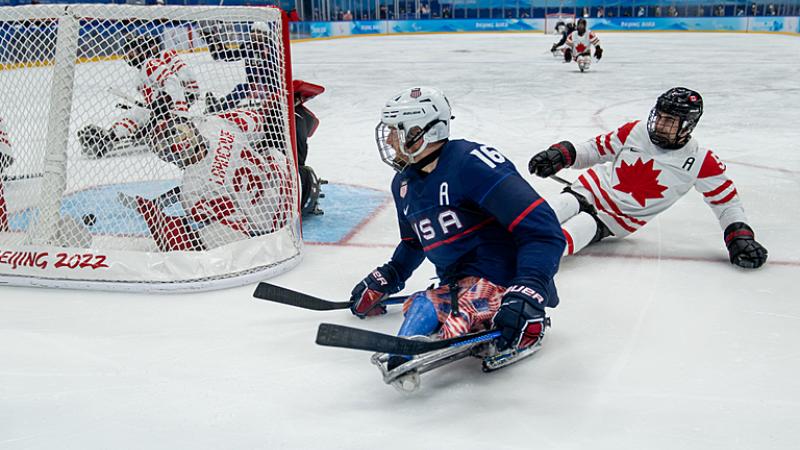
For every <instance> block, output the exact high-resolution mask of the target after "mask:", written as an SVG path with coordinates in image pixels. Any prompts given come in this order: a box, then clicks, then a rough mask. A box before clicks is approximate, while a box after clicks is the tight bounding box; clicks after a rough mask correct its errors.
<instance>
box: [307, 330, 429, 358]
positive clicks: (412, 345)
mask: <svg viewBox="0 0 800 450" xmlns="http://www.w3.org/2000/svg"><path fill="white" fill-rule="evenodd" d="M317 344H319V345H324V346H328V347H341V348H350V349H354V350H367V351H370V352H380V353H393V354H399V355H417V354H420V353H425V352H426V351H430V350H429V349H428V348H427V346H426V345H424V344H429V343H428V342H422V341H413V340H411V339H406V338H401V337H397V336H391V335H388V334H383V333H376V332H374V331H369V330H362V329H359V328H351V327H346V326H342V325H334V324H331V323H322V324H320V325H319V329H318V330H317Z"/></svg>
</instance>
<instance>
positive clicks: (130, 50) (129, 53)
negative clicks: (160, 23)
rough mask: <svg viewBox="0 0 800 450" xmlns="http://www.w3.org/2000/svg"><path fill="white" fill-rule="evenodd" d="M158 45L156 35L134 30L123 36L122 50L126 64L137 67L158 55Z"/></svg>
mask: <svg viewBox="0 0 800 450" xmlns="http://www.w3.org/2000/svg"><path fill="white" fill-rule="evenodd" d="M159 47H160V45H159V43H158V38H157V37H155V36H153V35H152V34H140V33H135V32H134V33H129V34H128V35H127V36H125V41H124V42H123V44H122V52H123V53H124V54H125V61H126V62H127V63H128V65H130V66H131V67H135V68H137V69H139V68H141V67H142V65H143V64H144V63H145V62H147V60H149V59H152V58H155V57H156V56H158V51H159Z"/></svg>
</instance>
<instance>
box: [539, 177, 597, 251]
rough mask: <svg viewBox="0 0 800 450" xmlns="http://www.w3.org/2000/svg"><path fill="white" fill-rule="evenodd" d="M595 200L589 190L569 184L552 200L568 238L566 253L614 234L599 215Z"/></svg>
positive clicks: (551, 203) (578, 249) (565, 235)
mask: <svg viewBox="0 0 800 450" xmlns="http://www.w3.org/2000/svg"><path fill="white" fill-rule="evenodd" d="M587 197H589V198H587ZM593 200H594V199H593V197H591V194H589V193H588V192H577V191H576V190H575V189H573V187H571V186H567V187H565V188H564V190H563V191H561V194H560V195H559V196H558V197H556V198H555V199H553V201H552V202H550V205H551V206H552V208H553V210H554V211H555V213H556V217H558V221H559V223H561V229H562V231H563V232H564V237H565V238H566V239H567V246H566V247H565V248H564V255H572V254H574V253H577V252H579V251H580V250H581V249H583V248H584V247H586V246H587V245H589V244H593V243H595V242H598V241H601V240H602V239H604V238H606V237H608V236H612V235H613V233H612V232H611V231H610V230H609V229H608V227H607V226H606V224H605V223H604V222H603V221H602V220H601V219H600V217H599V216H598V214H597V210H596V209H595V207H594V206H593V205H592V201H593Z"/></svg>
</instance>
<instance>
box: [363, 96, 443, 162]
mask: <svg viewBox="0 0 800 450" xmlns="http://www.w3.org/2000/svg"><path fill="white" fill-rule="evenodd" d="M452 119H453V116H452V112H451V109H450V102H449V101H448V100H447V97H445V95H444V93H442V91H440V90H438V89H435V88H430V87H415V88H409V89H405V90H403V91H401V92H399V93H397V94H395V95H393V96H392V97H391V98H390V99H389V100H387V101H386V105H385V106H384V107H383V110H382V111H381V121H380V123H378V125H377V126H376V127H375V142H376V143H377V145H378V152H379V153H380V155H381V159H382V160H383V161H384V162H385V163H386V164H389V165H390V166H392V167H393V168H394V169H395V170H397V171H401V170H403V169H404V168H405V167H406V165H408V164H413V163H415V162H416V161H417V157H418V156H419V155H420V154H421V153H422V152H424V151H425V149H427V148H428V146H429V145H430V144H432V143H434V142H439V141H442V140H445V139H447V138H448V137H449V136H450V120H452ZM420 142H421V145H419V146H418V147H417V144H419V143H420ZM415 147H416V148H415Z"/></svg>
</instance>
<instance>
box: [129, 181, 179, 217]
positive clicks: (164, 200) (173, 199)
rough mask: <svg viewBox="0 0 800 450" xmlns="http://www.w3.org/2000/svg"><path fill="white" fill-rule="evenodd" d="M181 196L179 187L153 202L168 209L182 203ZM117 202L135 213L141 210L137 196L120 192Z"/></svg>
mask: <svg viewBox="0 0 800 450" xmlns="http://www.w3.org/2000/svg"><path fill="white" fill-rule="evenodd" d="M180 194H181V186H180V185H178V186H175V187H174V188H172V189H170V190H168V191H166V192H164V193H163V194H161V195H159V196H158V197H156V198H154V199H153V201H154V202H155V203H156V205H158V207H159V208H161V209H164V208H168V207H169V206H171V205H173V204H175V203H178V202H179V201H180V197H179V196H180ZM117 200H119V202H120V203H121V204H122V206H124V207H126V208H128V209H132V210H134V211H135V210H136V209H138V208H139V203H138V202H137V201H136V196H133V195H128V194H126V193H124V192H119V193H118V194H117Z"/></svg>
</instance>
